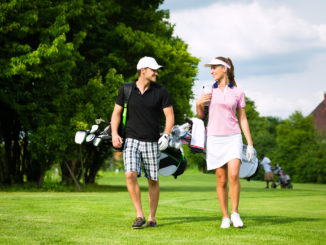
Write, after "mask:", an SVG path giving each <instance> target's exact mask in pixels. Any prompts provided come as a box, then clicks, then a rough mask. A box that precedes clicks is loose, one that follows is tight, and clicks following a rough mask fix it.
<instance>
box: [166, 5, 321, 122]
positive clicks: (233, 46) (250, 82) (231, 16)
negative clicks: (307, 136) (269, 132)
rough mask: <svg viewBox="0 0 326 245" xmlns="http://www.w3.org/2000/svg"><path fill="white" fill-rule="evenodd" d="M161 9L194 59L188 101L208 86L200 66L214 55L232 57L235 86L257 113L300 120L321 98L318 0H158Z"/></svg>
mask: <svg viewBox="0 0 326 245" xmlns="http://www.w3.org/2000/svg"><path fill="white" fill-rule="evenodd" d="M160 9H168V10H169V11H170V19H169V22H170V23H172V24H174V25H175V27H174V36H178V37H180V38H181V39H182V40H183V41H185V42H186V43H187V44H188V51H189V53H190V54H191V55H192V56H195V57H198V58H200V60H201V61H200V63H199V65H198V70H199V72H198V74H197V77H196V80H195V86H194V87H193V92H194V95H195V99H197V98H198V96H199V95H200V93H201V88H202V85H204V84H210V83H213V80H212V75H211V74H210V69H209V68H206V67H204V64H205V63H207V62H209V61H210V60H211V59H212V58H214V57H217V56H224V57H230V58H231V59H232V61H233V64H234V67H235V80H236V82H237V84H238V87H239V88H241V89H243V90H244V92H245V94H246V96H247V97H248V98H250V99H251V100H253V101H254V102H255V105H256V109H257V111H258V112H259V114H260V115H261V116H274V117H279V118H282V119H286V118H288V117H289V116H290V115H291V114H292V113H293V112H295V111H296V110H297V111H301V112H302V114H303V115H304V116H307V115H309V114H310V113H311V112H312V111H313V110H314V109H315V108H316V107H317V106H318V105H319V103H320V102H321V101H322V100H323V99H324V93H326V14H325V12H326V1H325V0H165V1H164V3H163V4H162V5H161V6H160ZM192 104H193V109H194V104H195V102H194V101H192Z"/></svg>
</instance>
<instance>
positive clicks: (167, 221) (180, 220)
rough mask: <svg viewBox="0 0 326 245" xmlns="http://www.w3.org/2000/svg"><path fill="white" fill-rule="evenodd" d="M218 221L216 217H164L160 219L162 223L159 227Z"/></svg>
mask: <svg viewBox="0 0 326 245" xmlns="http://www.w3.org/2000/svg"><path fill="white" fill-rule="evenodd" d="M217 220H219V218H218V217H217V216H211V217H207V216H186V217H166V218H164V217H163V218H160V221H162V223H160V224H159V226H167V225H175V224H185V223H194V222H203V221H214V222H216V221H217Z"/></svg>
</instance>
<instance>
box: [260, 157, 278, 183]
mask: <svg viewBox="0 0 326 245" xmlns="http://www.w3.org/2000/svg"><path fill="white" fill-rule="evenodd" d="M260 158H261V159H262V160H261V162H260V164H261V165H263V166H264V171H265V181H266V187H265V188H267V189H268V188H269V182H270V181H272V182H273V184H272V187H273V188H276V183H275V180H274V177H273V172H272V162H271V160H270V159H269V158H268V157H266V156H265V155H264V154H261V155H260Z"/></svg>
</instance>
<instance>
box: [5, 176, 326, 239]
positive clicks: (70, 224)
mask: <svg viewBox="0 0 326 245" xmlns="http://www.w3.org/2000/svg"><path fill="white" fill-rule="evenodd" d="M139 183H140V186H141V190H142V204H143V209H144V212H145V215H148V210H149V208H148V198H147V181H146V179H145V178H140V179H139ZM241 186H242V190H241V198H240V209H239V212H240V214H241V218H242V219H243V221H244V224H245V225H244V227H243V228H242V229H236V228H233V227H232V226H231V228H229V229H220V228H219V226H220V223H221V211H220V209H219V204H218V201H217V198H216V192H215V188H216V180H215V176H214V175H213V174H202V173H198V172H195V171H192V170H189V171H186V172H185V173H184V174H183V175H181V176H179V177H178V178H177V179H174V178H173V177H162V176H161V177H160V187H161V194H160V201H159V207H158V211H157V223H158V226H157V227H155V228H144V229H137V230H134V229H132V228H131V224H132V222H133V221H134V219H135V212H134V209H133V206H132V204H131V201H130V197H129V194H128V192H127V190H126V187H125V179H124V174H123V173H113V172H104V173H103V172H102V173H101V176H100V177H99V178H98V181H97V184H96V185H90V186H87V187H86V190H84V191H83V192H78V191H76V189H75V187H70V188H68V187H67V188H63V187H60V186H59V185H58V186H56V185H54V184H53V186H52V187H51V185H49V184H44V188H43V189H42V190H37V189H34V188H20V189H18V190H17V189H14V188H2V189H0V231H1V232H0V244H20V245H23V244H325V237H326V186H325V185H322V184H298V183H293V189H292V190H289V189H280V187H278V188H277V189H265V188H264V187H265V182H263V181H250V182H248V181H246V180H241Z"/></svg>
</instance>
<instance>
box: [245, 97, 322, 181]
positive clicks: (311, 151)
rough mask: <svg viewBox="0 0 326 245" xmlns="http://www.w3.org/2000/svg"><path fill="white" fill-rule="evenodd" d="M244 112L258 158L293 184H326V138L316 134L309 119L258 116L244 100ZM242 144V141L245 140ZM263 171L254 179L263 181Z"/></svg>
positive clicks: (293, 115)
mask: <svg viewBox="0 0 326 245" xmlns="http://www.w3.org/2000/svg"><path fill="white" fill-rule="evenodd" d="M246 102H247V106H246V113H247V117H248V121H249V124H250V130H251V134H252V139H253V142H254V147H255V149H256V150H257V155H258V157H259V156H260V155H261V154H264V155H266V156H268V157H269V158H270V159H271V161H272V165H273V167H275V165H276V164H279V165H280V166H281V167H282V168H283V169H284V170H285V171H286V173H287V174H289V175H290V177H291V178H292V180H293V181H296V182H314V183H326V178H325V176H326V139H325V136H322V135H319V134H318V132H317V130H316V127H315V125H314V122H313V118H312V116H307V117H304V116H303V115H302V114H301V113H300V112H297V111H296V112H294V113H293V114H292V115H291V116H290V117H289V118H288V119H286V120H281V119H279V118H275V117H259V114H258V113H257V112H256V111H255V105H254V102H253V101H251V100H250V99H248V98H246ZM244 142H245V140H244ZM263 176H264V171H263V168H262V169H261V170H260V172H259V174H258V176H257V177H256V178H255V179H263Z"/></svg>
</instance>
